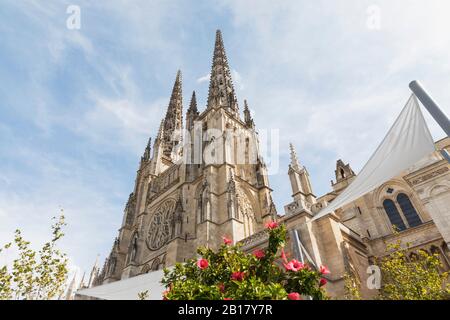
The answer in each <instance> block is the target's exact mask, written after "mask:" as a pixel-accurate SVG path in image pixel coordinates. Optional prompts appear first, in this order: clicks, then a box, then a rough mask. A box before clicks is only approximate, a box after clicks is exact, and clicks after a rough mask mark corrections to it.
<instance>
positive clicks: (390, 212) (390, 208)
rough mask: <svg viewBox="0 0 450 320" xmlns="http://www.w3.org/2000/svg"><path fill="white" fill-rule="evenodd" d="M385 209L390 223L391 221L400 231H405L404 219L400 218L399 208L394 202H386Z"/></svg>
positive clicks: (388, 200)
mask: <svg viewBox="0 0 450 320" xmlns="http://www.w3.org/2000/svg"><path fill="white" fill-rule="evenodd" d="M383 207H384V210H385V211H386V214H387V216H388V218H389V221H391V224H392V225H393V226H395V228H396V229H397V230H398V231H403V230H405V229H406V226H405V223H404V222H403V220H402V217H401V216H400V212H398V209H397V206H396V205H395V203H394V201H392V200H391V199H386V200H384V202H383Z"/></svg>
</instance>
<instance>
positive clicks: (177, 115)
mask: <svg viewBox="0 0 450 320" xmlns="http://www.w3.org/2000/svg"><path fill="white" fill-rule="evenodd" d="M182 129H183V95H182V88H181V71H180V70H178V72H177V77H176V79H175V83H174V85H173V89H172V95H171V96H170V102H169V106H168V108H167V113H166V117H165V118H164V144H165V145H164V155H165V156H167V157H170V156H171V154H172V150H173V147H174V146H175V145H176V144H178V141H176V140H177V139H178V138H177V139H174V136H173V135H174V133H178V134H181V130H182Z"/></svg>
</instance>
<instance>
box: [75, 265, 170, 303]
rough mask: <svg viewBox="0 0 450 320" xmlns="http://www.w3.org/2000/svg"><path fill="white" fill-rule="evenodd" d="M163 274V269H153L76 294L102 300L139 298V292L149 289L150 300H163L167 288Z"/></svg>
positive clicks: (148, 297)
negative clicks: (162, 280) (162, 282)
mask: <svg viewBox="0 0 450 320" xmlns="http://www.w3.org/2000/svg"><path fill="white" fill-rule="evenodd" d="M163 275H164V273H163V271H162V270H158V271H153V272H149V273H146V274H142V275H138V276H135V277H131V278H128V279H123V280H119V281H115V282H111V283H108V284H104V285H101V286H97V287H93V288H89V289H83V290H79V291H77V292H76V295H78V296H82V298H83V297H88V298H89V297H91V298H97V299H102V300H137V299H138V294H139V293H141V292H144V291H146V290H148V296H147V299H148V300H161V299H162V294H163V292H164V290H165V288H164V286H163V285H162V284H161V283H160V281H161V279H162V278H163Z"/></svg>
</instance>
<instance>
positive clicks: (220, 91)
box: [207, 30, 238, 112]
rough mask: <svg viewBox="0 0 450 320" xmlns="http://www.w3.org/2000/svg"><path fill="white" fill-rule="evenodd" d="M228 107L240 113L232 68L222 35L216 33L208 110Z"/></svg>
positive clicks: (218, 32) (218, 31)
mask: <svg viewBox="0 0 450 320" xmlns="http://www.w3.org/2000/svg"><path fill="white" fill-rule="evenodd" d="M212 107H226V108H229V109H231V111H234V112H237V111H238V104H237V99H236V94H235V92H234V87H233V81H232V79H231V72H230V67H229V66H228V60H227V56H226V53H225V47H224V45H223V40H222V33H221V32H220V30H217V32H216V43H215V46H214V55H213V61H212V67H211V75H210V82H209V92H208V105H207V108H212Z"/></svg>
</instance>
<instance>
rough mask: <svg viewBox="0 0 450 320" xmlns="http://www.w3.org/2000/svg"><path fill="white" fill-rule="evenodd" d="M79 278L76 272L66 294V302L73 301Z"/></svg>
mask: <svg viewBox="0 0 450 320" xmlns="http://www.w3.org/2000/svg"><path fill="white" fill-rule="evenodd" d="M76 278H77V272H76V271H75V274H74V275H73V278H72V281H71V282H70V284H69V287H68V288H67V292H66V300H73V295H74V293H75V292H74V291H75V290H76V289H75V288H76V284H75V281H76Z"/></svg>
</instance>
